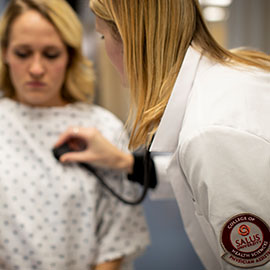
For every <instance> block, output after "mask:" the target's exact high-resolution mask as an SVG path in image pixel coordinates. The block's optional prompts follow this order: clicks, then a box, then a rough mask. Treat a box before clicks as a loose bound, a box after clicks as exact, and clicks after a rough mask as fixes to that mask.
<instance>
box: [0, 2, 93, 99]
mask: <svg viewBox="0 0 270 270" xmlns="http://www.w3.org/2000/svg"><path fill="white" fill-rule="evenodd" d="M30 9H33V10H36V11H37V12H39V13H40V14H41V15H42V16H44V18H46V19H47V20H48V21H50V22H51V23H52V24H53V25H54V26H55V28H56V30H57V31H58V33H59V35H60V36H61V38H62V40H63V42H64V44H65V45H66V46H67V49H68V53H69V64H68V67H67V72H66V77H65V82H64V85H63V88H62V91H61V94H62V97H63V98H64V99H65V100H66V101H68V102H75V101H85V102H91V101H92V97H93V84H94V72H93V68H92V63H91V62H90V61H89V60H88V59H86V58H85V57H84V56H83V54H82V48H81V47H82V34H83V32H82V25H81V23H80V21H79V19H78V17H77V15H76V13H75V12H74V11H73V9H72V8H71V6H70V5H69V4H68V3H67V2H66V1H65V0H11V1H10V3H9V4H8V7H7V8H6V10H5V12H4V13H3V15H2V17H1V21H0V46H1V47H0V50H1V53H0V89H1V91H2V92H3V94H4V96H6V97H10V98H12V97H13V96H14V94H15V89H14V87H13V84H12V82H11V80H10V76H9V70H8V66H7V64H6V63H5V62H4V59H3V57H2V56H3V51H4V50H5V49H6V48H7V47H8V44H9V33H10V28H11V26H12V23H13V22H14V20H15V19H16V18H17V17H18V16H20V15H21V14H23V13H25V12H26V11H28V10H30Z"/></svg>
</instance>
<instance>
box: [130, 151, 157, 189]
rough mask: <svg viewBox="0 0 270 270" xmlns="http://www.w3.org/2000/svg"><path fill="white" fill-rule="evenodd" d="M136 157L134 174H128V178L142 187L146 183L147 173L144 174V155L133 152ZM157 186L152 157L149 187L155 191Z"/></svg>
mask: <svg viewBox="0 0 270 270" xmlns="http://www.w3.org/2000/svg"><path fill="white" fill-rule="evenodd" d="M132 155H133V157H134V165H133V173H132V174H128V175H127V177H128V179H129V180H130V181H132V182H136V183H139V184H140V185H142V186H143V185H144V181H145V173H144V166H145V161H144V156H145V155H144V153H143V152H133V153H132ZM156 185H157V177H156V170H155V164H154V162H153V160H152V158H151V156H150V168H149V187H150V188H152V189H154V188H155V187H156Z"/></svg>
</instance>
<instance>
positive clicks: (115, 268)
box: [93, 258, 122, 270]
mask: <svg viewBox="0 0 270 270" xmlns="http://www.w3.org/2000/svg"><path fill="white" fill-rule="evenodd" d="M121 263H122V258H119V259H116V260H113V261H109V262H105V263H100V264H98V265H96V266H94V267H93V270H119V269H120V266H121Z"/></svg>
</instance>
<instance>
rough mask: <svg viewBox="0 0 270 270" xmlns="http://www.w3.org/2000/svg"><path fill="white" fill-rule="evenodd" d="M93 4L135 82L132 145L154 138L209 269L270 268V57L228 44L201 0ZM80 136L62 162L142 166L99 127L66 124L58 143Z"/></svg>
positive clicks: (131, 169) (109, 44) (113, 54)
mask: <svg viewBox="0 0 270 270" xmlns="http://www.w3.org/2000/svg"><path fill="white" fill-rule="evenodd" d="M90 7H91V9H92V10H93V12H94V13H95V15H96V30H97V32H99V33H100V34H101V35H102V38H103V39H104V42H105V47H106V50H107V53H108V55H109V57H110V59H111V61H112V63H113V64H114V65H115V67H116V69H117V70H118V71H119V73H120V75H121V77H122V80H123V83H124V84H126V85H128V86H129V88H130V91H131V97H132V102H131V104H132V107H131V113H132V116H133V118H132V119H134V121H133V122H132V123H130V126H131V137H130V148H131V149H136V148H137V147H139V146H145V147H149V146H150V150H151V154H152V158H153V159H154V161H155V168H156V173H157V178H158V180H159V182H162V181H163V180H164V181H166V180H169V181H170V182H171V185H172V187H173V190H174V195H175V197H176V199H177V202H178V205H179V208H180V212H181V215H182V218H183V222H184V225H185V229H186V232H187V234H188V236H189V239H190V241H191V243H192V245H193V247H194V249H195V251H196V252H197V254H198V255H199V257H200V259H201V261H202V263H203V264H204V266H205V269H207V270H219V269H222V270H229V269H245V268H251V269H256V270H259V269H260V270H261V269H268V268H270V247H269V244H270V230H269V224H270V211H269V207H268V205H269V203H270V196H269V190H270V181H269V176H270V117H269V115H270V106H269V104H270V57H269V56H268V55H266V54H264V53H261V52H257V51H251V50H234V51H229V50H226V49H224V48H222V47H221V46H220V45H219V44H218V43H217V42H216V41H215V40H214V39H213V37H212V36H211V34H210V33H209V31H208V29H207V27H206V24H205V22H204V20H203V17H202V14H201V10H200V6H199V3H198V1H197V0H189V1H186V0H166V1H156V0H148V1H141V0H134V1H126V0H118V1H113V0H91V1H90ZM74 136H75V137H77V138H80V139H82V140H83V141H84V142H86V144H87V148H86V150H85V151H82V152H77V153H67V154H65V155H63V156H62V159H61V160H62V162H75V161H83V162H89V163H91V164H94V165H96V166H107V167H109V168H114V169H118V170H122V171H125V172H126V173H128V174H133V173H135V174H137V172H136V170H138V166H136V158H134V155H132V154H130V155H128V156H127V155H126V154H125V153H122V152H121V151H119V150H118V149H117V148H116V147H114V146H112V145H110V144H109V143H108V142H107V140H106V139H105V138H103V137H102V136H100V133H99V131H98V130H96V129H94V128H88V129H87V128H79V127H76V134H74V131H73V129H72V128H70V129H69V130H67V131H66V132H65V133H64V134H63V135H62V136H61V137H60V139H59V141H58V142H57V145H59V144H61V143H63V142H64V141H66V140H69V139H70V138H72V137H74ZM153 136H154V138H153ZM152 139H153V142H152V143H150V142H151V141H152ZM155 156H167V158H166V160H167V163H166V162H165V163H164V160H165V159H163V164H162V166H160V164H159V163H158V161H156V160H155ZM137 165H138V164H137ZM164 165H165V166H164ZM157 191H158V189H157ZM180 240H181V239H180Z"/></svg>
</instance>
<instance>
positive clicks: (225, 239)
mask: <svg viewBox="0 0 270 270" xmlns="http://www.w3.org/2000/svg"><path fill="white" fill-rule="evenodd" d="M221 243H222V247H223V249H224V250H225V252H226V253H225V254H224V255H223V256H222V258H223V259H224V260H225V261H227V262H228V263H230V264H232V265H234V266H237V267H242V268H254V267H257V266H260V265H264V264H266V263H267V262H268V261H270V229H269V226H268V225H267V224H266V223H265V222H264V221H263V220H262V219H260V218H259V217H257V216H255V215H252V214H248V213H243V214H240V215H236V216H234V217H232V218H231V219H230V220H229V221H228V222H227V223H226V224H225V225H224V227H223V229H222V231H221Z"/></svg>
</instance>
